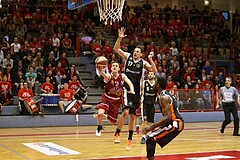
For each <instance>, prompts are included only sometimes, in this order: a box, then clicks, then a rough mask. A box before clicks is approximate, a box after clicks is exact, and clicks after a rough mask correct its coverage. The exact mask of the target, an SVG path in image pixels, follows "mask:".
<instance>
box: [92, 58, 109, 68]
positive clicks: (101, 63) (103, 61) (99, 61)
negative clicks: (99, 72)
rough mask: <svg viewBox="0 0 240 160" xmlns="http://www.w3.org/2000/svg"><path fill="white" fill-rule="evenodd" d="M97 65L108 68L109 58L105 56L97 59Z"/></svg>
mask: <svg viewBox="0 0 240 160" xmlns="http://www.w3.org/2000/svg"><path fill="white" fill-rule="evenodd" d="M95 64H96V66H102V67H104V66H107V65H108V60H107V58H106V57H104V56H99V57H97V58H96V60H95Z"/></svg>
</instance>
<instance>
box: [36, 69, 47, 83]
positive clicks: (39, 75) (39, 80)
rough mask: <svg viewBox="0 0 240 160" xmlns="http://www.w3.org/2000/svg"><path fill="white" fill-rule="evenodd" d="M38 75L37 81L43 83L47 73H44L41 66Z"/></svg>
mask: <svg viewBox="0 0 240 160" xmlns="http://www.w3.org/2000/svg"><path fill="white" fill-rule="evenodd" d="M36 73H37V79H36V80H37V81H38V82H39V83H43V79H44V74H45V71H44V69H43V66H42V65H39V66H38V67H37V70H36Z"/></svg>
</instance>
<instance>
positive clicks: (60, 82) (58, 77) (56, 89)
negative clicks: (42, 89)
mask: <svg viewBox="0 0 240 160" xmlns="http://www.w3.org/2000/svg"><path fill="white" fill-rule="evenodd" d="M54 79H55V82H54V85H53V86H54V91H53V92H54V93H56V94H58V93H59V92H60V90H61V88H62V86H63V84H64V83H65V82H68V81H66V77H64V76H62V75H61V74H60V71H57V72H56V75H55V76H54Z"/></svg>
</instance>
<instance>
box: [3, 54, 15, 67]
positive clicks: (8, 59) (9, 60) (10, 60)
mask: <svg viewBox="0 0 240 160" xmlns="http://www.w3.org/2000/svg"><path fill="white" fill-rule="evenodd" d="M8 64H10V66H11V68H12V67H13V60H12V59H11V54H10V53H7V55H6V58H4V60H3V68H7V65H8Z"/></svg>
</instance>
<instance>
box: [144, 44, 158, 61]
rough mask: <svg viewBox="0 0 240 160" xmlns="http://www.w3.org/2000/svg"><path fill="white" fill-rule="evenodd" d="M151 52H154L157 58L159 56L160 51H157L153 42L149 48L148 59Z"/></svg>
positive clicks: (147, 51) (147, 50)
mask: <svg viewBox="0 0 240 160" xmlns="http://www.w3.org/2000/svg"><path fill="white" fill-rule="evenodd" d="M150 52H154V55H155V56H157V54H158V50H157V47H156V46H155V43H154V42H151V43H150V45H148V46H147V49H146V57H147V56H148V55H149V53H150Z"/></svg>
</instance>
